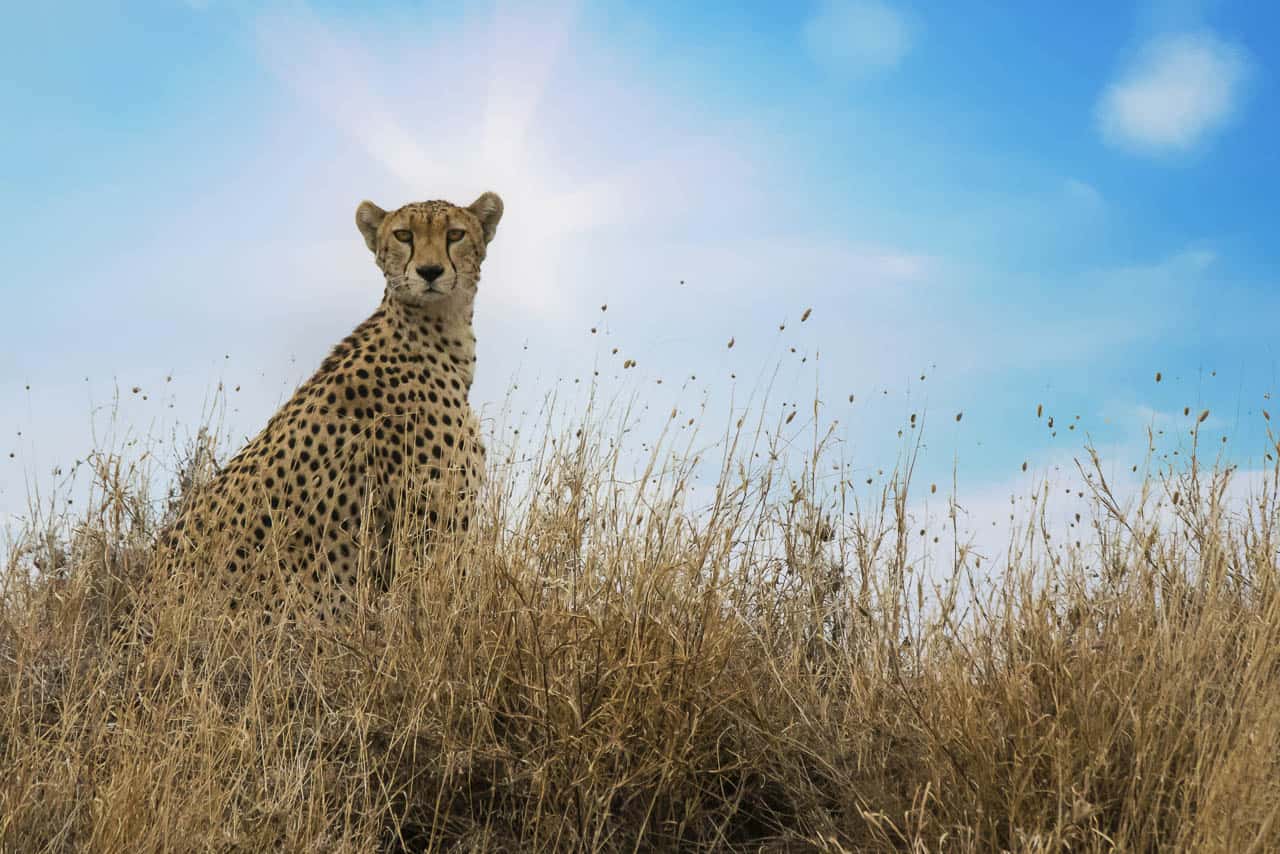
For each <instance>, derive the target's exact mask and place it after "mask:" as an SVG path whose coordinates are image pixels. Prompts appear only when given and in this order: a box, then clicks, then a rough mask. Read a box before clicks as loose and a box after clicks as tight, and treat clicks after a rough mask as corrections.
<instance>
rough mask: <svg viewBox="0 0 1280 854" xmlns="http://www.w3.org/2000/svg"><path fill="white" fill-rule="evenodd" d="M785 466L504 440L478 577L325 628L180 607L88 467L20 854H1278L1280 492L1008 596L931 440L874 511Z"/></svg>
mask: <svg viewBox="0 0 1280 854" xmlns="http://www.w3.org/2000/svg"><path fill="white" fill-rule="evenodd" d="M609 424H612V425H613V426H612V427H609V426H607V425H609ZM796 426H799V425H796ZM674 434H675V435H680V434H679V432H678V431H674ZM776 435H777V434H776V433H775V432H774V431H772V430H760V431H756V432H754V433H753V432H752V431H751V430H750V428H747V429H746V431H745V432H744V431H743V428H741V427H739V428H738V429H736V430H733V429H731V430H730V431H729V432H728V434H727V435H726V436H725V437H724V438H723V439H722V441H720V442H715V443H709V444H710V448H709V449H704V450H702V451H700V452H698V451H694V450H685V451H678V452H677V451H673V450H672V449H671V445H670V442H669V440H667V439H664V440H662V441H659V442H657V449H656V450H654V451H653V452H652V456H651V457H650V458H649V461H648V464H647V468H645V469H644V470H643V471H640V472H636V473H635V476H634V478H633V479H631V480H624V479H623V478H624V477H625V475H624V472H625V473H628V474H629V473H630V472H631V466H630V465H629V464H628V463H627V462H626V460H627V459H628V458H627V457H626V456H625V454H624V451H623V449H622V447H621V443H622V440H621V437H622V431H621V430H619V429H618V425H617V423H616V421H610V419H608V418H605V417H597V416H594V415H591V414H588V415H587V416H585V417H584V418H582V419H580V425H579V426H575V427H571V428H569V429H567V430H564V431H563V432H561V433H558V434H556V435H550V434H548V435H546V436H544V437H542V438H541V439H539V440H537V441H535V442H534V443H532V444H525V445H524V446H523V450H521V449H517V448H503V447H494V448H493V452H492V453H491V458H492V459H493V461H494V467H493V470H492V472H491V483H490V488H489V490H488V495H487V497H486V505H485V506H486V513H485V518H484V524H482V525H480V526H478V527H477V528H475V529H473V531H472V532H471V535H470V536H471V539H472V541H471V542H468V543H463V544H461V546H462V551H461V553H465V554H466V555H468V557H467V558H466V559H465V560H459V559H457V555H458V554H459V551H458V550H457V549H455V548H453V546H452V545H450V546H449V547H441V548H438V549H435V550H433V551H431V552H430V553H428V554H426V555H425V556H424V555H422V554H420V553H418V554H415V550H414V549H413V548H412V547H411V546H412V544H408V545H407V546H406V548H405V550H404V551H405V555H404V556H403V557H404V559H403V560H402V561H401V564H400V569H399V571H398V574H397V576H396V579H395V582H394V585H393V589H392V590H391V592H390V593H389V594H388V596H387V597H386V600H385V602H383V603H382V606H381V608H380V609H379V610H378V611H377V612H376V613H375V614H374V615H372V616H371V617H369V618H368V619H362V620H361V621H360V623H359V624H358V625H356V626H354V627H351V628H350V629H344V630H342V631H340V632H337V633H335V631H334V630H333V629H332V628H331V629H329V630H327V631H324V630H321V629H320V628H317V627H313V626H309V625H299V626H288V627H281V626H273V627H270V628H267V629H264V628H261V627H258V626H256V625H252V624H246V623H243V622H241V623H232V622H229V621H228V620H227V619H225V618H224V617H222V616H220V615H217V614H215V613H212V612H210V610H208V609H202V608H201V607H199V604H198V603H197V604H191V603H188V604H187V605H186V606H181V607H180V606H177V605H174V604H172V602H171V601H170V600H167V599H166V598H165V597H164V596H162V595H156V591H155V589H153V588H155V587H156V586H157V584H156V583H155V582H152V583H150V584H148V583H147V582H145V581H144V580H143V579H145V578H146V577H147V575H146V564H147V555H148V548H147V546H148V543H149V542H150V540H151V538H152V537H153V536H154V534H155V529H156V527H157V525H158V524H159V517H161V516H162V515H163V510H164V507H163V505H164V502H162V501H159V502H158V501H152V500H150V499H149V497H148V495H147V493H146V488H145V485H146V484H147V483H148V481H149V479H148V478H147V477H146V476H145V475H144V474H143V473H142V472H141V470H140V469H137V468H130V467H129V466H128V465H127V464H126V463H125V462H123V461H121V459H120V458H119V457H118V456H111V455H104V456H101V457H99V458H98V459H97V460H96V461H95V463H94V465H95V466H96V468H97V472H98V488H97V490H96V493H95V500H94V502H93V506H92V507H91V508H90V509H88V510H82V511H80V512H79V515H77V516H76V517H75V518H72V519H62V520H58V523H57V524H56V525H53V524H52V523H50V522H48V521H47V520H46V521H45V522H42V523H39V524H38V525H36V526H35V527H33V529H32V530H30V531H28V532H26V533H25V534H23V535H22V536H21V537H20V538H19V540H18V541H17V542H15V543H14V544H13V547H12V549H11V551H10V554H9V555H8V556H7V557H6V561H7V566H6V568H5V570H6V574H5V576H4V589H3V595H4V599H3V603H2V605H0V772H2V773H0V844H2V845H3V850H5V851H14V852H18V851H21V852H35V851H46V850H48V851H126V850H127V851H183V850H217V851H262V850H281V849H283V850H294V851H401V850H404V851H419V850H435V849H443V848H453V849H460V850H471V851H496V850H508V851H534V850H555V851H578V850H604V851H613V850H628V851H630V850H704V849H705V850H744V851H759V850H768V851H783V850H787V851H793V850H794V851H807V850H821V851H846V850H955V851H993V850H1002V849H1003V850H1018V851H1059V850H1078V851H1089V850H1110V849H1111V848H1113V847H1115V848H1121V849H1124V850H1157V849H1159V850H1183V851H1187V850H1201V851H1242V852H1244V851H1255V852H1261V851H1269V850H1280V820H1277V817H1276V814H1277V811H1280V702H1277V699H1276V698H1277V697H1280V588H1278V586H1277V584H1278V582H1280V569H1278V567H1277V554H1278V553H1280V533H1278V531H1280V469H1278V470H1277V471H1275V472H1272V473H1271V475H1270V476H1269V479H1268V486H1267V488H1266V489H1264V490H1262V491H1260V492H1259V493H1258V494H1257V495H1255V496H1254V498H1253V499H1252V500H1251V502H1250V504H1249V505H1248V506H1247V508H1243V509H1242V508H1238V507H1237V508H1232V507H1229V506H1228V505H1227V502H1226V500H1225V499H1224V498H1223V492H1224V490H1223V488H1222V487H1223V484H1224V483H1225V481H1226V479H1227V478H1229V476H1230V475H1229V472H1227V471H1225V470H1222V469H1216V470H1204V469H1202V468H1200V467H1199V466H1198V464H1196V463H1188V464H1186V466H1185V467H1184V468H1181V469H1179V470H1170V471H1165V472H1163V473H1161V474H1159V475H1158V476H1156V477H1154V478H1153V479H1152V480H1150V481H1149V482H1148V484H1147V486H1146V488H1145V489H1144V491H1143V493H1142V494H1141V495H1139V496H1138V497H1136V498H1131V499H1127V500H1121V499H1120V498H1119V497H1117V496H1115V495H1113V494H1112V491H1111V489H1110V487H1109V486H1108V484H1107V483H1106V482H1105V479H1104V478H1103V477H1102V468H1101V467H1100V466H1099V467H1097V468H1096V469H1095V470H1094V471H1092V472H1090V475H1091V476H1090V478H1089V483H1091V484H1092V487H1093V489H1094V496H1093V498H1094V500H1093V502H1092V504H1093V506H1094V507H1095V509H1096V519H1095V520H1094V521H1095V522H1096V525H1095V526H1094V527H1093V528H1092V536H1091V538H1090V540H1089V541H1087V542H1084V543H1083V544H1082V546H1081V547H1080V548H1065V549H1063V548H1059V547H1058V545H1057V543H1056V542H1053V543H1050V542H1047V540H1048V539H1049V538H1050V537H1051V532H1050V531H1049V529H1048V528H1047V527H1045V526H1042V525H1041V524H1040V521H1039V519H1038V518H1032V520H1031V521H1030V522H1029V523H1028V524H1027V526H1026V527H1025V528H1024V529H1023V530H1021V531H1020V533H1019V537H1020V538H1021V541H1022V542H1023V543H1024V545H1025V544H1028V543H1033V542H1034V543H1037V544H1038V545H1039V546H1040V547H1038V548H1036V549H1024V550H1021V551H1020V552H1018V554H1021V555H1023V556H1022V557H1016V558H1014V559H1013V560H1012V566H1011V567H1010V568H1009V569H1008V571H1007V572H1004V573H1002V574H1001V576H1000V577H999V578H998V579H996V580H995V582H994V583H991V584H984V583H981V582H978V581H975V580H974V579H976V578H979V577H981V576H980V572H979V571H978V570H976V569H975V567H974V559H973V557H972V555H970V554H969V553H967V552H966V551H965V550H964V549H960V550H958V551H957V554H956V559H955V562H954V566H953V567H951V568H949V570H948V571H945V572H942V573H940V574H939V573H938V572H936V571H934V572H931V573H925V572H923V571H922V570H921V568H920V567H919V566H918V565H916V564H914V563H913V562H912V559H911V556H910V554H909V549H908V543H909V542H911V541H912V538H913V537H918V530H916V529H917V528H918V525H914V524H913V523H912V521H911V519H910V518H909V514H908V507H909V501H908V489H909V487H910V486H911V484H910V473H911V467H912V461H913V457H912V456H911V449H908V451H907V453H905V454H904V457H903V459H902V461H901V464H900V465H899V468H898V472H897V474H896V476H894V477H893V478H891V479H890V480H889V482H888V484H887V486H886V487H885V488H884V489H883V490H882V491H880V492H879V493H878V494H877V495H874V496H872V498H871V500H868V497H867V494H866V493H856V492H855V491H854V490H853V489H852V487H850V486H849V485H848V484H847V482H845V483H841V482H835V481H833V480H831V479H828V478H827V477H826V476H825V474H823V473H829V472H830V470H831V465H830V459H829V457H830V454H829V451H830V449H829V448H828V447H826V442H825V440H824V439H823V438H822V436H821V435H820V434H815V435H814V437H813V439H812V440H811V442H810V443H809V444H810V445H811V447H809V448H808V449H807V450H806V451H805V452H804V453H803V455H800V454H798V453H797V452H795V451H794V450H790V451H788V447H789V446H788V445H786V444H785V443H783V442H782V441H781V440H777V439H775V440H774V441H772V442H771V441H770V437H771V436H776ZM793 438H794V437H793ZM1272 441H1274V438H1273V439H1272ZM491 444H500V443H497V442H496V440H493V441H492V442H491ZM712 456H714V457H716V458H719V459H722V460H723V464H722V465H720V466H719V469H720V475H719V478H718V483H716V484H715V486H714V489H711V488H710V485H707V486H704V487H702V488H701V489H699V491H698V493H697V494H698V495H699V496H707V497H706V500H699V501H697V502H694V501H693V500H691V499H690V497H689V494H688V493H689V488H690V486H691V484H692V483H693V482H694V473H695V471H696V470H698V469H699V467H703V466H706V465H708V464H709V461H710V458H711V457H712ZM508 460H509V461H510V462H509V463H508ZM712 468H715V465H714V464H713V465H712ZM711 479H712V480H715V478H714V477H712V478H711ZM837 480H838V479H837ZM1174 493H1177V499H1176V501H1175V500H1174V499H1173V495H1174ZM530 496H532V497H530ZM1157 502H1160V505H1161V506H1160V507H1157ZM695 505H696V506H695ZM1246 511H1247V512H1246ZM1028 555H1038V557H1029V556H1028ZM158 586H160V587H163V584H160V585H158Z"/></svg>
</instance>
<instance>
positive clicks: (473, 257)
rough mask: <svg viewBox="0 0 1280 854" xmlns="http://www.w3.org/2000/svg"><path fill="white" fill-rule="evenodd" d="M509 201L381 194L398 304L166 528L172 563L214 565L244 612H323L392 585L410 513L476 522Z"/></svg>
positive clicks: (383, 249)
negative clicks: (493, 245) (484, 364)
mask: <svg viewBox="0 0 1280 854" xmlns="http://www.w3.org/2000/svg"><path fill="white" fill-rule="evenodd" d="M501 216H502V201H501V199H499V198H498V196H497V195H495V194H493V193H485V194H484V195H482V196H481V197H480V198H479V199H477V200H476V201H475V202H474V203H473V204H471V205H470V206H468V207H457V206H455V205H452V204H449V203H448V202H442V201H431V202H419V203H415V204H409V205H405V206H404V207H402V208H399V209H398V210H395V211H391V212H389V213H388V212H386V211H383V210H382V209H381V208H379V207H377V206H376V205H374V204H372V203H371V202H363V203H362V204H361V205H360V206H359V208H358V209H357V211H356V225H357V227H358V228H359V229H360V232H361V234H362V235H363V236H364V239H365V242H366V244H367V245H368V247H369V249H370V250H371V251H372V252H373V253H374V256H375V258H376V259H377V264H378V267H379V269H380V270H381V271H382V273H383V276H384V278H385V280H386V291H385V295H384V297H383V300H382V304H381V305H380V306H379V307H378V309H377V310H376V311H374V312H373V314H372V315H370V316H369V318H368V319H366V320H365V321H364V322H363V323H361V324H360V325H359V326H357V327H356V329H355V331H353V332H352V333H351V334H350V335H348V336H347V337H346V338H345V339H344V340H343V341H342V342H341V343H339V344H338V345H337V346H336V347H334V348H333V351H332V352H331V353H330V354H329V356H328V358H326V359H325V360H324V362H323V363H322V364H321V365H320V369H319V370H318V371H316V373H315V375H314V376H312V377H311V378H310V379H309V380H307V381H306V382H305V383H303V384H302V386H300V387H299V388H298V390H297V392H296V393H295V394H294V395H293V397H292V398H291V399H290V400H289V402H288V403H286V404H285V405H284V406H283V407H281V408H280V410H279V411H278V412H276V414H275V415H274V416H273V417H272V418H271V419H270V421H269V422H268V423H267V426H266V428H265V429H263V431H262V432H261V433H259V434H258V436H257V437H256V438H255V439H253V440H252V441H251V442H249V444H248V445H247V446H245V448H244V449H243V450H241V451H240V453H238V454H237V455H236V456H235V457H234V458H233V459H232V460H231V461H230V462H229V463H228V464H227V466H226V467H225V468H224V469H222V470H221V471H220V472H219V473H218V474H217V475H216V476H215V477H214V478H213V479H212V481H210V482H209V483H208V484H206V485H205V486H204V487H203V488H200V489H199V490H198V491H197V492H196V493H195V494H194V495H193V496H192V497H191V498H190V501H189V503H188V505H187V506H186V507H185V509H184V510H183V511H182V512H181V513H180V515H179V517H178V518H177V520H176V521H175V522H174V523H173V525H172V526H171V527H170V529H169V530H168V532H167V533H166V535H165V536H164V537H163V538H162V552H163V553H164V556H165V557H166V558H167V559H168V560H167V564H168V566H170V567H171V568H174V567H176V568H177V569H178V570H179V571H186V572H188V573H189V575H191V576H192V577H196V578H200V579H204V578H206V577H208V575H209V574H212V575H213V576H214V577H215V578H217V580H218V581H219V582H220V585H219V586H220V587H221V588H222V589H223V590H224V591H225V592H226V594H227V596H228V604H229V607H231V608H232V609H236V610H245V609H248V608H252V609H255V610H261V612H262V613H263V614H264V615H265V619H266V620H267V621H268V622H269V621H270V620H271V617H272V615H273V614H276V615H283V614H289V615H291V614H295V613H296V608H295V606H296V605H297V604H298V603H302V604H303V605H304V606H306V607H308V608H311V609H313V613H314V614H315V615H316V616H318V617H319V619H321V620H326V619H327V620H332V619H333V618H336V617H339V616H341V615H343V614H344V613H346V612H347V611H348V610H349V608H350V606H351V605H352V603H354V602H355V601H358V600H359V598H360V595H361V593H362V591H363V590H367V589H369V588H370V587H372V588H375V589H376V588H385V587H386V585H387V584H388V583H389V581H390V574H391V571H392V570H391V560H390V546H391V543H392V541H393V539H394V538H395V536H396V533H397V532H396V530H395V525H396V524H397V520H401V522H403V520H404V519H406V518H412V519H414V520H416V521H419V522H422V523H425V524H424V525H423V526H422V528H423V529H424V530H425V532H426V534H427V535H428V536H430V535H432V534H438V533H439V532H441V531H449V530H453V531H459V530H461V531H465V530H467V529H468V528H469V526H470V524H471V514H472V512H473V506H474V499H475V495H476V491H477V489H478V487H479V484H480V478H481V476H482V472H483V466H484V448H483V446H482V445H481V443H480V440H479V436H478V425H477V423H476V419H475V416H474V414H473V413H472V411H471V409H470V406H469V405H468V402H467V394H468V392H469V390H470V388H471V383H472V379H473V378H474V376H475V363H476V357H475V334H474V332H473V331H472V325H471V319H472V306H473V303H474V298H475V293H476V288H477V285H478V283H479V280H480V265H481V263H482V262H483V261H484V258H485V253H486V249H487V247H488V244H489V241H491V240H492V239H493V236H494V231H495V229H496V228H497V224H498V221H499V219H500V218H501Z"/></svg>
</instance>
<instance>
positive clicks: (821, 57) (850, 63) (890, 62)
mask: <svg viewBox="0 0 1280 854" xmlns="http://www.w3.org/2000/svg"><path fill="white" fill-rule="evenodd" d="M913 36H914V33H913V28H912V26H911V23H910V22H909V21H908V20H907V18H906V16H905V15H903V14H902V13H901V12H899V11H898V10H897V9H894V8H893V7H892V6H890V5H888V4H886V3H883V2H881V0H823V2H822V3H821V4H819V6H818V9H817V11H816V12H815V13H814V14H813V16H812V17H810V18H809V21H808V22H807V23H806V24H805V28H804V37H805V43H806V44H807V45H808V48H809V52H810V54H811V55H812V56H813V58H814V60H815V61H816V62H817V63H818V64H819V65H821V66H822V67H823V68H825V69H826V70H827V71H829V72H831V73H833V74H837V75H839V76H855V77H856V76H863V75H866V74H872V73H875V72H880V71H886V70H888V69H890V68H893V67H894V66H896V65H897V64H898V63H900V62H901V61H902V58H903V57H904V56H906V55H907V52H908V51H909V50H910V49H911V43H912V41H913Z"/></svg>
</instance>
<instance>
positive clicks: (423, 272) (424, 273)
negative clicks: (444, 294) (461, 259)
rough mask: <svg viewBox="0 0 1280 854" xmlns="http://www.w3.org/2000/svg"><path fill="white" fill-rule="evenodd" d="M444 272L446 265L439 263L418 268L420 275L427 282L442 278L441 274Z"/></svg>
mask: <svg viewBox="0 0 1280 854" xmlns="http://www.w3.org/2000/svg"><path fill="white" fill-rule="evenodd" d="M443 272H444V267H441V266H440V265H439V264H431V265H430V266H422V267H419V268H418V275H419V276H421V277H422V278H423V279H425V280H426V281H427V284H430V283H432V282H434V281H435V280H436V279H438V278H440V274H441V273H443Z"/></svg>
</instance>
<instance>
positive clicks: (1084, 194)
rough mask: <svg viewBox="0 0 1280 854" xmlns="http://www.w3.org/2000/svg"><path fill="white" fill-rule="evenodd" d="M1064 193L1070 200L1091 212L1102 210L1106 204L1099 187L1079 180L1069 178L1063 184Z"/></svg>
mask: <svg viewBox="0 0 1280 854" xmlns="http://www.w3.org/2000/svg"><path fill="white" fill-rule="evenodd" d="M1063 192H1065V193H1066V196H1067V198H1068V199H1070V200H1071V201H1073V202H1076V203H1077V204H1079V205H1081V206H1082V207H1084V208H1088V209H1090V210H1094V209H1097V208H1101V207H1103V206H1104V205H1105V204H1106V200H1105V199H1104V198H1103V197H1102V193H1101V192H1100V191H1099V190H1098V188H1097V187H1095V186H1093V185H1092V184H1089V183H1086V182H1085V181H1081V180H1079V179H1078V178H1068V179H1067V180H1066V181H1065V182H1064V183H1063Z"/></svg>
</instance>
